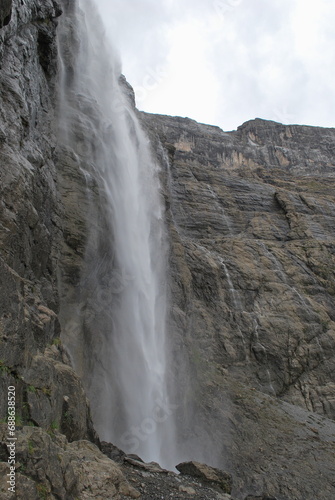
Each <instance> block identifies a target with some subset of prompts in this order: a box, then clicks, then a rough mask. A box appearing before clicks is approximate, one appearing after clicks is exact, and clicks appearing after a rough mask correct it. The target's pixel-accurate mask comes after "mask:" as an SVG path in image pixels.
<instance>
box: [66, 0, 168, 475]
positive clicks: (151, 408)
mask: <svg viewBox="0 0 335 500" xmlns="http://www.w3.org/2000/svg"><path fill="white" fill-rule="evenodd" d="M63 8H64V14H63V16H62V19H61V21H60V24H59V26H58V40H59V42H58V43H59V47H58V50H59V72H60V77H59V106H58V107H59V113H58V122H59V137H60V139H59V142H60V152H59V153H58V154H59V155H60V156H62V158H63V163H64V162H65V163H66V164H67V165H75V166H76V168H77V175H78V177H80V178H81V179H82V183H83V184H84V188H83V193H84V194H83V197H84V199H85V206H86V207H87V208H86V211H87V214H86V218H85V224H86V227H87V240H86V242H85V247H84V250H83V260H84V265H83V266H81V272H80V283H79V285H77V286H74V287H72V288H71V286H70V285H68V286H67V287H65V288H66V293H65V292H64V293H63V305H62V318H63V319H62V327H63V339H64V343H65V345H66V347H67V348H68V351H69V353H70V355H71V358H72V361H73V364H74V366H75V368H76V370H77V372H78V374H79V375H80V376H81V377H82V379H83V381H84V386H85V389H86V391H87V393H88V396H89V399H90V402H91V408H92V415H93V421H94V424H95V428H96V429H97V432H98V434H99V437H100V439H101V440H104V441H108V442H112V443H113V444H115V445H117V446H119V447H120V448H121V449H123V450H124V451H126V452H128V453H136V454H138V455H139V456H141V457H142V458H143V459H144V460H146V461H151V460H154V461H157V462H159V463H160V464H161V465H163V466H165V467H167V468H172V467H173V466H174V465H175V463H174V456H173V451H172V448H173V443H174V431H173V420H174V413H175V411H176V406H175V405H173V404H172V403H171V402H170V401H169V398H168V384H167V352H168V345H167V340H166V307H167V291H166V260H167V241H166V235H165V228H164V213H163V208H162V200H161V194H160V186H159V169H158V166H157V165H156V164H155V162H154V161H153V159H152V156H151V154H150V148H149V141H148V139H147V137H146V135H145V134H144V132H143V130H142V129H141V127H140V125H139V122H138V119H137V117H136V113H135V111H134V110H133V108H132V105H131V103H130V100H129V96H127V92H126V91H125V90H124V89H125V84H124V82H123V83H122V78H121V70H120V63H119V60H118V57H117V55H116V54H115V51H114V50H113V49H112V48H111V47H110V46H109V43H108V42H107V40H106V37H105V35H104V29H103V26H102V23H101V20H100V18H99V16H98V14H97V9H96V6H95V5H94V2H92V1H90V0H79V1H71V2H70V1H68V0H63ZM68 196H71V193H68ZM77 252H78V250H77ZM79 253H80V252H79Z"/></svg>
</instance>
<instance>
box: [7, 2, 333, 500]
mask: <svg viewBox="0 0 335 500" xmlns="http://www.w3.org/2000/svg"><path fill="white" fill-rule="evenodd" d="M77 5H78V4H77V3H76V2H70V1H68V0H63V1H62V2H58V1H55V0H46V1H41V0H25V2H21V1H19V0H13V2H12V1H4V2H2V3H1V6H0V91H1V97H0V99H1V106H0V268H1V270H0V273H1V292H0V384H1V394H2V395H4V397H1V399H0V418H1V419H2V422H3V423H2V424H1V426H0V434H1V446H0V470H1V472H2V473H3V474H2V479H1V481H0V491H1V496H2V498H4V499H11V498H13V495H12V494H11V493H10V492H8V485H7V484H6V474H7V471H8V463H7V460H8V456H9V451H8V446H7V444H8V443H7V430H6V424H5V419H6V415H7V400H6V397H7V388H8V386H15V388H16V415H17V419H16V423H17V427H16V435H17V437H18V442H17V447H16V453H17V455H16V458H17V469H16V481H17V482H16V485H17V490H16V495H17V498H20V499H21V498H22V499H24V498H30V499H33V500H35V499H36V500H38V499H39V498H49V499H56V498H57V499H64V500H70V499H75V498H80V499H89V498H119V499H123V498H143V499H152V498H195V499H199V500H200V499H205V498H206V499H211V500H212V499H213V500H214V499H221V500H223V499H224V500H230V499H231V500H232V499H235V500H243V499H244V498H245V497H246V496H247V495H248V494H249V495H254V496H250V497H248V498H250V499H252V498H275V499H277V500H316V499H320V500H321V499H322V500H333V498H334V496H335V486H334V477H335V458H334V453H335V444H334V442H335V423H334V418H335V401H334V388H335V375H334V373H335V371H334V368H335V366H334V365H335V354H334V353H335V349H334V344H335V306H334V294H335V279H334V270H335V258H334V229H335V220H334V206H335V200H334V184H335V162H334V150H335V131H334V129H321V128H316V127H303V126H296V125H295V126H283V125H281V124H278V123H274V122H268V121H263V120H258V119H257V120H253V121H250V122H247V123H245V124H243V125H242V126H241V127H239V128H238V130H237V131H232V132H223V131H222V130H220V129H219V128H218V127H211V126H208V125H202V124H198V123H196V122H194V121H192V120H189V119H184V118H178V117H167V116H159V115H149V114H145V113H137V114H138V117H139V119H140V120H141V121H142V125H143V128H144V129H145V131H146V133H147V134H148V137H149V139H150V143H151V148H152V154H153V156H154V157H155V158H156V161H157V162H158V163H159V164H160V166H161V186H162V188H161V190H162V195H163V196H164V200H165V214H164V216H165V219H166V224H167V230H168V234H169V245H170V247H169V261H170V272H169V275H170V280H169V289H170V293H169V297H170V298H169V301H170V316H169V329H168V332H169V337H170V339H171V342H172V344H173V351H174V352H173V356H172V358H173V363H172V364H171V366H170V371H169V386H170V387H171V386H173V387H174V399H173V402H174V403H175V405H174V406H173V410H171V411H172V412H173V418H174V419H175V420H176V422H177V426H178V442H179V460H180V461H181V460H185V461H186V460H192V459H193V460H197V461H198V462H199V461H206V462H207V463H208V464H209V465H211V466H214V467H218V468H220V469H224V470H226V471H228V472H229V473H231V474H232V476H233V486H232V488H233V489H232V493H231V488H230V479H229V477H228V476H226V475H224V474H222V473H219V472H218V471H215V470H214V469H211V468H206V467H204V466H199V465H195V464H188V465H186V466H183V467H181V468H180V470H182V471H183V472H182V474H181V475H180V476H176V475H174V474H173V473H170V474H167V473H166V472H162V471H161V469H160V468H159V467H158V466H157V465H155V464H151V465H148V464H143V463H142V462H140V461H139V460H138V458H136V457H129V456H128V457H127V456H125V455H124V453H122V452H121V451H120V450H117V449H115V448H114V447H113V446H112V445H107V444H104V445H103V447H102V448H103V449H104V451H105V453H106V454H107V455H108V456H109V457H111V458H113V460H111V459H110V458H107V456H106V455H104V454H102V453H101V451H100V450H99V449H98V447H97V446H96V445H99V446H100V443H99V440H98V438H97V435H96V433H95V430H94V428H93V424H92V419H91V416H90V409H89V402H88V400H87V396H86V394H85V391H84V387H83V381H82V380H81V379H80V377H79V376H78V374H76V373H75V371H74V369H73V366H72V363H71V361H70V359H69V356H68V353H67V350H66V349H65V347H64V345H63V342H62V340H61V337H62V338H64V336H65V337H66V335H64V334H65V331H62V328H61V326H60V325H67V328H68V327H69V325H70V326H71V324H72V326H73V329H74V332H75V335H74V338H75V339H76V341H77V342H78V341H79V342H81V346H80V352H81V353H82V358H81V362H80V363H79V365H80V367H79V368H78V367H77V368H78V373H80V375H81V376H83V375H85V372H86V373H87V371H88V370H90V369H93V368H94V366H95V364H94V363H92V359H91V356H90V354H91V352H92V350H91V348H92V347H93V345H94V342H95V341H96V339H97V338H98V337H99V335H101V334H102V333H103V332H102V325H101V323H99V321H97V322H96V323H95V325H96V328H97V329H100V330H99V331H98V332H96V336H95V334H94V329H93V328H92V327H91V328H90V329H88V328H87V327H85V321H86V323H87V322H88V321H91V323H92V315H90V314H89V315H87V314H88V313H90V311H89V307H86V309H85V311H83V303H84V302H85V301H86V302H85V303H86V306H87V304H89V298H90V297H93V294H94V293H95V285H94V283H93V282H94V280H90V279H86V280H84V282H83V281H82V279H83V275H84V272H85V258H87V254H88V253H89V254H90V256H91V257H90V258H91V260H92V262H95V258H96V256H99V258H101V256H102V257H104V256H106V254H108V255H109V253H111V252H110V249H109V250H108V251H107V252H106V248H105V246H104V244H105V241H104V239H103V238H102V237H101V238H100V239H99V245H98V246H99V248H98V250H99V251H97V253H96V254H94V252H93V250H94V248H95V247H94V244H91V243H92V239H90V238H92V237H90V236H89V235H90V234H92V232H91V231H92V227H91V226H90V223H91V222H92V220H95V221H98V226H97V227H96V230H97V234H98V233H99V235H100V236H101V234H102V232H103V229H104V228H105V227H109V226H108V225H110V224H111V223H110V221H106V212H105V210H104V207H105V198H104V193H103V189H102V187H101V186H102V184H101V185H99V183H98V182H94V181H93V180H92V179H91V178H89V176H87V172H85V171H84V170H83V168H82V164H81V163H80V162H79V161H78V157H79V149H80V146H81V145H82V144H84V143H85V127H83V126H81V127H80V128H79V127H78V128H77V129H76V114H74V116H73V120H74V121H73V123H74V128H75V130H76V133H77V140H78V143H77V144H76V147H77V148H78V150H77V152H76V151H73V150H72V151H71V150H70V149H69V148H68V147H67V145H66V144H65V143H64V140H63V138H62V136H61V135H60V134H59V121H58V119H59V114H58V110H59V106H60V100H59V97H60V94H59V85H60V80H59V76H60V71H59V70H60V68H59V64H60V58H59V46H60V40H59V30H58V28H57V25H58V23H59V19H60V16H64V15H66V14H65V12H66V11H67V10H68V9H70V10H71V9H73V8H74V6H77ZM63 11H64V12H63ZM68 30H69V31H70V32H71V37H70V39H71V40H72V42H71V43H73V46H71V49H72V50H71V51H68V52H66V53H65V54H64V53H63V56H62V61H63V63H64V64H66V65H67V69H68V75H69V78H70V77H71V71H75V65H74V59H73V58H74V57H75V48H76V44H78V45H79V42H80V40H79V33H78V32H77V31H76V27H75V25H71V24H69V26H68ZM81 42H84V43H86V41H85V40H84V41H83V40H81ZM71 54H72V55H71ZM72 76H73V77H75V75H72ZM120 81H121V83H122V85H123V87H124V94H125V96H128V99H130V101H131V102H132V101H133V93H132V89H131V88H130V86H129V85H128V84H127V83H126V81H125V79H124V78H123V77H120ZM77 98H78V101H77V102H78V110H79V108H80V106H81V107H82V109H84V108H85V109H84V110H85V113H86V114H88V115H90V116H92V117H93V119H98V114H97V113H96V110H95V109H94V106H92V103H88V102H86V101H84V100H83V96H80V95H78V96H77ZM79 101H80V102H79ZM85 106H86V107H85ZM117 119H118V117H117V114H116V116H115V120H117ZM86 132H87V133H88V134H90V129H89V128H88V129H87V130H86ZM86 139H87V137H86ZM91 145H92V144H91ZM93 146H97V144H95V145H94V144H93V145H92V150H94V147H93ZM91 152H92V151H91ZM82 153H85V151H82ZM87 162H88V163H90V157H88V158H87ZM91 163H93V162H91ZM92 210H93V211H95V212H94V213H93V212H92ZM93 243H94V242H93ZM90 245H91V246H90ZM92 252H93V253H92ZM108 252H109V253H108ZM111 256H112V255H110V257H111ZM104 262H105V261H104ZM96 264H97V268H96V269H97V270H98V274H99V272H100V274H101V273H102V275H101V278H103V277H104V276H103V275H105V274H106V273H104V272H103V271H102V268H101V266H100V264H101V262H100V260H99V259H98V260H97V262H96ZM99 270H100V271H99ZM99 276H100V275H99ZM91 277H92V276H91ZM88 278H90V276H89V277H88ZM104 283H105V282H104ZM107 283H109V282H108V280H107ZM116 284H117V283H115V276H114V282H113V286H115V285H116ZM102 285H103V283H102ZM84 299H85V300H84ZM95 299H96V298H95ZM92 300H93V299H92ZM95 303H96V300H95ZM78 310H79V311H81V312H83V316H82V317H81V320H82V321H81V323H78V321H77V317H78ZM71 319H74V320H75V321H74V322H73V323H71ZM78 325H79V326H78ZM91 326H92V325H91ZM83 346H84V347H85V349H86V350H85V349H84V350H83ZM73 347H74V348H75V347H76V346H73ZM111 357H113V353H111ZM83 380H84V385H87V383H88V382H87V381H89V377H86V380H85V377H83ZM166 451H167V450H166ZM116 461H118V462H119V463H116ZM176 465H177V464H176ZM227 478H228V479H227ZM227 485H228V486H227ZM230 493H231V494H230Z"/></svg>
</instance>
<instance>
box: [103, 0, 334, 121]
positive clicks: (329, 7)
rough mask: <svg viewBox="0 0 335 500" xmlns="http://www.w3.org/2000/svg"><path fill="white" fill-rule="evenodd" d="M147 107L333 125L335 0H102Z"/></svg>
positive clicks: (210, 117)
mask: <svg viewBox="0 0 335 500" xmlns="http://www.w3.org/2000/svg"><path fill="white" fill-rule="evenodd" d="M96 3H97V4H98V6H99V8H100V10H101V12H102V13H103V17H104V21H105V24H106V26H107V31H108V32H109V33H110V34H111V37H112V38H114V40H115V41H116V43H117V45H118V46H119V49H120V52H121V57H122V60H123V70H124V73H125V75H126V77H127V79H128V80H129V82H130V83H131V84H132V85H133V86H134V87H135V90H137V97H138V99H137V100H138V104H139V107H140V109H144V110H146V111H150V112H156V113H164V114H172V115H181V116H189V117H190V118H194V119H196V120H198V121H202V122H207V123H212V124H215V125H219V126H221V127H222V128H224V129H226V130H230V129H232V128H236V127H237V126H238V125H240V124H241V123H242V122H243V121H246V120H248V119H252V118H254V117H256V116H259V117H262V118H267V119H273V120H277V121H285V122H295V123H305V124H311V125H320V126H333V125H334V107H335V94H334V90H333V80H334V73H335V64H334V63H335V51H334V37H335V35H334V34H333V25H334V21H335V5H334V2H333V0H319V2H315V1H309V0H271V1H269V0H213V1H211V0H210V1H207V0H160V1H159V2H158V1H157V0H113V2H110V0H96Z"/></svg>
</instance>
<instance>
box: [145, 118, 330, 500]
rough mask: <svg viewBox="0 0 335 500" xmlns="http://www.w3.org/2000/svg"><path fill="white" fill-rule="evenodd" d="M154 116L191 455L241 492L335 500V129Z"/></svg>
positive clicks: (184, 438) (150, 123) (150, 124)
mask: <svg viewBox="0 0 335 500" xmlns="http://www.w3.org/2000/svg"><path fill="white" fill-rule="evenodd" d="M141 118H142V120H143V123H144V126H146V128H147V131H148V133H149V135H150V136H151V140H152V143H153V145H154V146H153V149H154V151H155V152H156V153H155V154H157V152H158V160H159V161H160V162H161V165H162V177H163V184H164V186H165V187H164V193H165V199H166V208H167V220H168V226H169V233H170V244H171V259H170V267H171V272H170V274H171V282H170V286H171V294H170V295H171V313H172V314H171V316H172V317H171V325H170V331H171V335H172V336H173V337H174V346H175V352H174V359H175V360H176V361H175V366H174V373H175V384H174V385H175V387H177V388H178V390H177V395H176V399H177V400H178V401H183V402H184V406H183V405H182V404H181V408H180V409H179V417H178V418H179V429H180V436H179V438H180V442H181V443H183V444H182V447H183V448H184V449H185V452H186V450H191V453H192V454H193V456H196V455H197V453H199V448H201V456H200V457H199V456H198V457H197V459H201V460H204V461H206V463H211V464H212V465H215V466H219V467H225V468H226V469H227V470H230V471H231V472H232V473H233V475H234V476H235V477H236V476H237V477H238V480H237V481H235V487H236V490H235V493H236V494H242V492H243V491H244V488H245V486H246V485H248V488H249V491H250V490H252V489H253V493H254V494H259V493H260V492H261V490H262V488H260V485H261V484H263V491H267V492H268V493H271V494H273V495H276V494H277V495H278V494H279V493H278V492H281V494H282V495H283V497H281V496H279V498H314V497H315V498H331V496H332V495H333V494H334V486H333V485H332V484H331V481H330V482H329V483H328V486H325V481H324V478H325V477H326V478H328V479H327V480H326V482H327V481H328V480H329V478H330V477H331V475H332V472H331V471H332V470H333V469H334V463H333V458H332V453H333V451H334V439H333V437H331V436H330V435H329V436H328V437H329V438H330V439H328V438H326V439H325V441H323V438H321V434H320V433H319V431H318V430H316V429H315V428H314V430H313V429H312V427H309V425H308V424H309V423H312V422H313V421H318V422H319V423H322V422H324V423H323V424H321V425H324V426H326V427H328V426H329V428H332V429H333V428H334V422H333V420H334V416H335V406H334V402H335V401H334V397H333V394H334V382H335V375H334V373H335V372H334V363H335V355H334V352H335V350H334V343H335V328H334V327H335V323H334V319H335V317H334V314H335V306H334V285H335V281H334V270H335V258H334V248H335V247H334V243H335V240H334V229H335V219H334V213H335V212H334V208H335V204H334V194H333V193H334V184H335V162H334V157H333V151H334V144H335V143H334V140H335V130H334V129H321V128H313V127H303V126H284V125H281V124H279V123H275V122H269V121H264V120H260V119H256V120H252V121H250V122H247V123H245V124H243V125H242V126H241V127H239V128H238V130H237V131H233V132H223V131H222V130H220V129H219V128H218V127H211V126H208V125H203V124H198V123H196V122H194V121H192V120H189V119H184V118H178V117H168V116H159V115H149V114H145V113H141ZM185 359H187V360H188V363H186V362H185ZM262 394H266V395H268V396H267V397H265V399H264V396H262ZM284 402H285V403H284ZM287 403H288V404H287ZM317 414H318V415H320V417H317ZM325 417H327V418H325ZM306 426H307V427H306ZM314 431H315V435H314V434H313V433H314ZM311 432H312V434H311ZM311 436H313V441H314V444H315V443H316V441H318V442H319V443H318V445H317V446H320V447H321V449H322V450H323V452H324V451H325V449H327V451H326V452H325V454H326V455H327V458H326V459H325V462H323V463H324V464H326V463H327V466H326V469H325V470H324V471H322V470H321V469H322V466H321V469H319V466H320V462H319V463H318V465H316V464H315V463H314V459H313V456H312V455H311V454H310V453H311V449H310V440H311ZM199 443H201V446H200V447H199ZM284 443H285V444H284ZM247 448H248V451H247ZM323 452H322V453H323ZM299 456H304V460H303V461H299V460H297V459H296V458H294V459H293V457H299ZM288 457H290V458H288ZM288 463H289V468H290V473H288V474H283V473H282V471H283V470H286V468H287V464H288ZM241 464H243V466H242V465H241ZM307 464H308V465H307ZM305 467H306V468H305ZM309 468H311V470H313V473H312V474H309V473H308V472H307V470H308V469H309ZM293 476H294V477H295V479H294V481H293V482H295V483H296V485H297V486H296V487H295V488H292V481H291V479H292V477H293ZM290 478H291V479H290ZM299 478H304V479H303V480H302V481H301V479H299ZM320 478H322V479H321V480H320ZM256 485H258V487H257V486H256ZM311 491H314V492H315V493H311ZM233 492H234V489H233ZM317 492H318V493H317ZM321 492H322V493H321Z"/></svg>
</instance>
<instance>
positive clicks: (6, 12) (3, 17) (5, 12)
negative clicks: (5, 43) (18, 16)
mask: <svg viewBox="0 0 335 500" xmlns="http://www.w3.org/2000/svg"><path fill="white" fill-rule="evenodd" d="M11 17H12V0H2V2H1V5H0V28H2V27H3V26H6V25H7V24H8V23H9V22H10V19H11Z"/></svg>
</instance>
